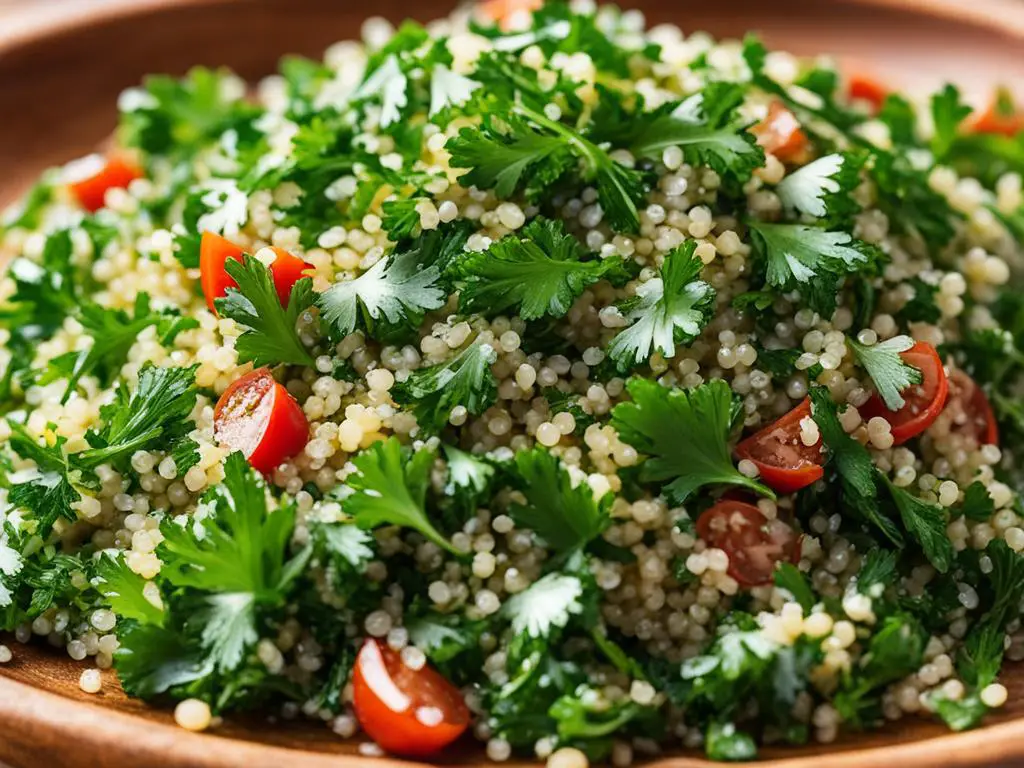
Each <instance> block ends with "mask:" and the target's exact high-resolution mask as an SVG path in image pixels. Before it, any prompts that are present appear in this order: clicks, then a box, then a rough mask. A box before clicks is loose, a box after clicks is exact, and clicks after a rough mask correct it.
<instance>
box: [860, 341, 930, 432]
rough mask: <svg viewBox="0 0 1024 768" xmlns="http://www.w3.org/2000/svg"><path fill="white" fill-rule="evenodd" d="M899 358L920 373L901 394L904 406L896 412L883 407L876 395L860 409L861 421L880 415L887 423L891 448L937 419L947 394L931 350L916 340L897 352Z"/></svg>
mask: <svg viewBox="0 0 1024 768" xmlns="http://www.w3.org/2000/svg"><path fill="white" fill-rule="evenodd" d="M900 357H901V358H903V362H905V363H906V364H907V365H912V366H914V367H915V368H917V369H918V370H919V371H921V378H922V380H921V383H920V384H914V385H913V386H911V387H908V388H907V389H906V390H904V391H903V393H902V394H903V400H904V404H903V407H902V408H900V409H899V410H898V411H890V410H889V409H888V408H886V407H885V403H884V402H882V398H881V397H879V396H878V395H877V394H875V395H872V396H871V399H870V400H868V402H867V403H865V405H864V407H863V408H862V409H861V416H863V417H864V420H865V421H867V420H868V419H870V418H873V417H875V416H881V417H882V418H883V419H885V420H886V421H888V422H889V424H890V425H891V426H892V438H893V444H894V445H902V444H903V443H905V442H907V440H909V439H910V438H912V437H917V436H918V435H920V434H921V433H922V432H924V431H925V430H926V429H928V427H930V426H931V425H932V424H933V423H934V422H935V420H936V419H937V418H939V414H940V413H942V409H943V408H944V407H945V405H946V396H947V395H948V394H949V380H948V379H947V378H946V371H945V369H944V368H943V367H942V360H941V359H940V358H939V353H938V352H937V351H936V350H935V347H933V346H932V345H931V344H928V343H926V342H923V341H919V342H917V343H916V344H915V345H914V346H912V347H911V348H910V349H908V350H907V351H906V352H901V353H900Z"/></svg>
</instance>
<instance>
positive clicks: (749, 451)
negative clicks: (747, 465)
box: [736, 398, 825, 493]
mask: <svg viewBox="0 0 1024 768" xmlns="http://www.w3.org/2000/svg"><path fill="white" fill-rule="evenodd" d="M810 415H811V400H810V398H807V399H805V400H804V401H803V402H802V403H800V405H798V406H797V407H796V408H794V409H793V410H791V411H790V412H789V413H787V414H786V415H785V416H783V417H782V418H780V419H779V420H778V421H776V422H774V423H773V424H770V425H769V426H767V427H765V428H764V429H761V430H759V431H758V432H755V433H754V434H753V435H751V436H750V437H748V438H746V439H745V440H743V441H742V442H741V443H740V444H739V445H737V446H736V456H737V457H738V458H740V459H746V460H748V461H752V462H754V464H755V465H756V466H757V469H758V471H759V472H760V474H761V480H763V481H764V482H765V484H767V485H768V486H769V487H770V488H771V489H772V490H774V491H777V492H778V493H795V492H796V491H799V490H800V489H801V488H806V487H807V486H808V485H811V484H812V483H814V482H816V481H818V480H820V479H821V478H822V477H823V476H824V474H825V470H824V468H823V467H822V464H824V462H825V455H824V454H823V453H822V452H821V439H820V438H819V439H818V442H816V443H815V444H814V445H811V446H808V445H804V444H803V441H802V440H801V439H800V431H801V430H800V422H801V421H803V420H804V419H805V418H807V417H809V416H810ZM780 454H788V455H780Z"/></svg>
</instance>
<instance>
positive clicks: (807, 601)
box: [775, 563, 817, 614]
mask: <svg viewBox="0 0 1024 768" xmlns="http://www.w3.org/2000/svg"><path fill="white" fill-rule="evenodd" d="M775 586H777V587H779V588H781V589H784V590H786V591H787V592H789V594H791V595H792V596H793V599H794V600H796V601H797V602H798V603H799V604H800V607H801V608H803V610H804V613H806V614H809V613H810V612H811V608H813V607H814V604H815V603H816V602H817V600H816V599H815V597H814V592H813V591H812V590H811V585H810V584H809V583H808V581H807V577H806V576H804V574H802V573H801V572H800V569H799V568H797V567H796V566H795V565H793V564H792V563H779V564H778V565H777V566H775Z"/></svg>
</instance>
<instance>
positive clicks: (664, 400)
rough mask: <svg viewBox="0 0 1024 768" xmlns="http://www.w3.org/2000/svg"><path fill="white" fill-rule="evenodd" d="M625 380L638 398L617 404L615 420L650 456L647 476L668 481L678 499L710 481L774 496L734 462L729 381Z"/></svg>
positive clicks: (621, 435)
mask: <svg viewBox="0 0 1024 768" xmlns="http://www.w3.org/2000/svg"><path fill="white" fill-rule="evenodd" d="M626 386H627V388H628V390H629V394H630V396H631V397H632V398H633V402H628V403H620V404H619V405H617V406H615V408H614V409H613V410H612V426H613V427H614V428H615V430H616V431H617V432H618V433H619V438H620V439H622V440H624V441H625V442H627V443H629V444H630V445H632V446H633V447H634V448H636V449H637V451H639V452H640V453H642V454H644V455H646V456H647V458H646V459H645V460H644V462H643V465H642V467H641V473H640V476H641V478H642V479H643V480H644V481H645V482H659V483H660V482H668V485H666V486H665V489H664V490H665V492H666V493H667V494H668V496H669V497H670V498H671V499H672V500H673V502H675V503H678V504H682V503H683V502H685V501H686V499H687V498H689V496H690V495H691V494H692V493H693V492H694V491H696V490H697V489H698V488H701V487H703V486H705V485H738V486H742V487H744V488H749V489H750V490H752V491H754V492H755V493H759V494H761V495H762V496H768V497H769V498H775V494H774V493H772V491H771V490H770V489H768V488H766V487H765V486H763V485H761V483H758V482H757V481H756V480H752V479H751V478H749V477H747V476H746V475H744V474H743V473H741V472H740V471H739V470H738V469H736V467H735V466H734V465H733V463H732V456H731V455H730V450H729V436H730V433H731V432H732V425H733V399H732V390H731V389H730V388H729V385H728V383H726V382H724V381H719V380H715V381H709V382H707V383H705V384H702V385H700V386H699V387H696V388H694V389H690V390H682V389H670V388H668V387H663V386H661V385H660V384H658V383H657V382H655V381H651V380H649V379H639V378H633V379H630V380H629V383H628V384H627V385H626Z"/></svg>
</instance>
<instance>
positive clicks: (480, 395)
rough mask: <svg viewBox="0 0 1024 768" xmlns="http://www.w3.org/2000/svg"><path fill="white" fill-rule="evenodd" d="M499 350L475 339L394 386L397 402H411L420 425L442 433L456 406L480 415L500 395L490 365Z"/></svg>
mask: <svg viewBox="0 0 1024 768" xmlns="http://www.w3.org/2000/svg"><path fill="white" fill-rule="evenodd" d="M495 360H497V353H496V352H495V351H494V348H493V347H492V346H491V345H490V344H485V343H483V342H481V341H475V342H473V343H472V344H470V345H469V346H468V347H466V348H465V349H464V350H463V351H462V352H460V353H459V354H458V355H456V356H455V357H453V358H452V359H451V360H449V361H447V362H444V363H439V364H438V365H434V366H431V367H429V368H421V369H420V370H418V371H414V372H413V373H412V374H410V375H409V378H408V379H406V380H405V381H403V382H399V383H398V384H397V385H395V387H394V389H393V390H392V392H391V395H392V397H394V399H395V402H396V403H400V404H402V405H408V406H410V407H411V408H412V412H413V413H414V414H416V421H417V423H418V424H419V426H420V428H421V429H423V430H426V431H431V432H439V431H441V430H442V429H444V427H445V426H446V425H447V424H448V419H449V418H450V417H451V414H452V409H453V408H455V406H457V405H461V406H463V407H465V409H466V410H467V411H469V413H471V414H473V415H474V416H479V415H480V414H481V413H483V412H484V410H485V409H486V408H488V407H489V406H490V405H491V403H493V402H494V399H495V397H497V387H498V385H497V382H496V381H495V379H494V374H493V373H491V364H492V363H493V362H494V361H495Z"/></svg>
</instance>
